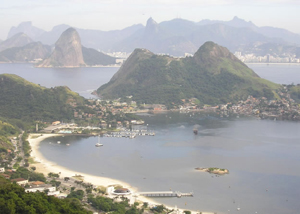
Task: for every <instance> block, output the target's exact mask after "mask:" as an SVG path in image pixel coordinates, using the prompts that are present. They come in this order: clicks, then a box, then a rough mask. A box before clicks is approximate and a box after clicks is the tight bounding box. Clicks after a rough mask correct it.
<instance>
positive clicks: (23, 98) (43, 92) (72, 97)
mask: <svg viewBox="0 0 300 214" xmlns="http://www.w3.org/2000/svg"><path fill="white" fill-rule="evenodd" d="M0 87H1V92H0V116H2V117H6V118H15V119H22V120H23V121H24V120H25V121H33V120H44V121H54V120H64V119H65V120H68V119H72V118H73V110H72V107H71V106H70V105H69V104H70V103H79V104H82V103H83V98H82V97H79V96H78V94H76V93H74V92H72V91H71V90H70V89H68V88H67V87H55V88H51V89H47V88H43V87H40V86H38V85H35V84H33V83H30V82H28V81H26V80H24V79H22V78H20V77H18V76H16V75H11V74H2V75H0Z"/></svg>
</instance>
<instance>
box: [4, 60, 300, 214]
mask: <svg viewBox="0 0 300 214" xmlns="http://www.w3.org/2000/svg"><path fill="white" fill-rule="evenodd" d="M249 67H251V68H252V69H254V71H255V72H257V73H258V74H259V75H260V76H261V77H264V78H266V79H269V80H272V81H275V82H277V83H285V84H290V83H295V84H298V83H300V75H299V74H300V66H296V65H284V66H283V65H269V66H267V65H253V64H252V65H249ZM116 71H117V69H116V68H80V69H41V68H32V67H31V65H28V64H25V65H22V64H18V65H12V64H0V73H15V74H18V75H20V76H22V77H24V78H26V79H28V80H30V81H32V82H35V83H39V84H41V85H44V86H48V87H53V86H56V85H67V86H69V87H70V88H71V89H72V90H75V91H77V92H79V93H80V94H81V95H85V97H87V94H88V92H89V91H90V90H94V89H97V88H98V87H99V86H100V85H101V84H103V83H105V82H107V81H108V80H109V79H110V78H111V76H112V75H113V74H114V73H115V72H116ZM142 117H143V119H144V120H145V121H146V123H147V124H149V126H148V129H151V130H154V131H155V132H156V136H154V137H151V136H149V137H137V138H135V139H125V138H101V143H103V144H104V146H103V147H100V148H96V147H95V143H96V142H97V138H94V137H90V138H82V137H75V136H69V137H64V138H56V139H47V140H45V141H44V142H42V143H41V147H40V150H41V152H42V154H43V155H44V156H45V157H46V158H47V159H48V160H50V161H53V162H56V163H57V164H59V165H62V166H64V167H68V168H70V169H72V170H75V171H77V172H83V173H90V174H94V175H100V176H107V177H112V178H115V179H120V180H123V181H125V182H128V183H130V184H132V185H133V186H135V187H137V188H138V189H139V190H140V191H159V190H169V189H172V190H178V191H181V192H190V191H193V192H194V197H192V198H180V199H178V198H158V199H156V200H157V201H158V202H160V203H165V204H168V205H170V206H175V205H177V206H179V207H181V208H186V209H193V210H200V211H212V212H218V213H255V212H257V213H272V214H277V213H278V214H279V213H300V204H299V202H298V201H299V195H300V168H299V165H300V156H299V154H300V123H295V122H281V121H276V122H274V121H258V120H250V119H239V120H236V119H232V120H220V119H219V118H217V117H214V115H208V114H200V113H197V114H179V113H168V114H162V115H144V116H142ZM195 124H198V125H199V126H200V128H199V135H197V136H194V134H193V133H192V129H193V126H194V125H195ZM58 140H60V141H61V144H54V143H51V144H49V142H56V141H58ZM67 143H69V144H70V146H66V144H67ZM78 157H80V158H78ZM195 167H220V168H227V169H229V171H230V174H229V175H225V176H219V177H217V176H212V175H210V174H208V173H202V172H197V171H195V170H194V168H195ZM237 207H240V208H241V210H240V211H237ZM229 210H230V211H229Z"/></svg>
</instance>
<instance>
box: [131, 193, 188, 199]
mask: <svg viewBox="0 0 300 214" xmlns="http://www.w3.org/2000/svg"><path fill="white" fill-rule="evenodd" d="M137 194H138V195H140V196H145V197H178V198H180V197H192V196H193V193H192V192H190V193H181V192H178V191H176V192H173V191H157V192H138V193H137Z"/></svg>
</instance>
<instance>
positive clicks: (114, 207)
mask: <svg viewBox="0 0 300 214" xmlns="http://www.w3.org/2000/svg"><path fill="white" fill-rule="evenodd" d="M88 202H89V203H91V205H92V206H93V207H94V208H96V209H97V210H99V211H103V212H112V213H113V214H142V213H143V209H138V208H136V206H131V207H130V205H129V204H128V199H126V198H123V201H122V202H114V201H113V199H111V198H106V197H102V196H97V197H93V196H90V197H89V198H88Z"/></svg>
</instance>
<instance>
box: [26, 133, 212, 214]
mask: <svg viewBox="0 0 300 214" xmlns="http://www.w3.org/2000/svg"><path fill="white" fill-rule="evenodd" d="M62 135H63V134H30V135H29V137H28V142H29V144H30V146H31V157H32V158H33V159H34V161H35V162H36V163H34V164H31V166H35V167H36V172H39V173H43V174H44V175H45V176H47V175H48V173H49V172H53V173H60V177H72V176H75V175H81V176H83V180H84V182H86V183H92V184H93V185H95V186H104V187H108V186H111V185H121V186H123V187H124V188H128V189H130V190H131V191H132V192H133V193H136V192H138V189H137V188H134V187H132V186H131V185H130V184H128V183H125V182H122V181H120V180H116V179H111V178H107V177H101V176H94V175H90V174H86V173H81V172H76V171H72V170H69V169H67V168H65V167H62V166H59V165H57V164H56V163H53V162H50V161H49V160H47V159H45V157H44V156H43V155H42V154H41V153H40V152H39V145H40V142H42V141H43V140H45V139H46V138H49V137H55V136H62ZM132 198H134V201H141V202H147V203H148V204H149V205H150V206H153V205H159V204H160V203H157V202H155V201H153V200H151V199H149V198H147V197H143V196H133V197H132ZM166 207H167V208H168V209H170V210H172V209H174V207H168V206H166ZM182 212H183V209H180V208H179V209H178V213H182ZM192 213H197V212H196V211H192ZM202 213H203V214H211V213H209V212H202Z"/></svg>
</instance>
